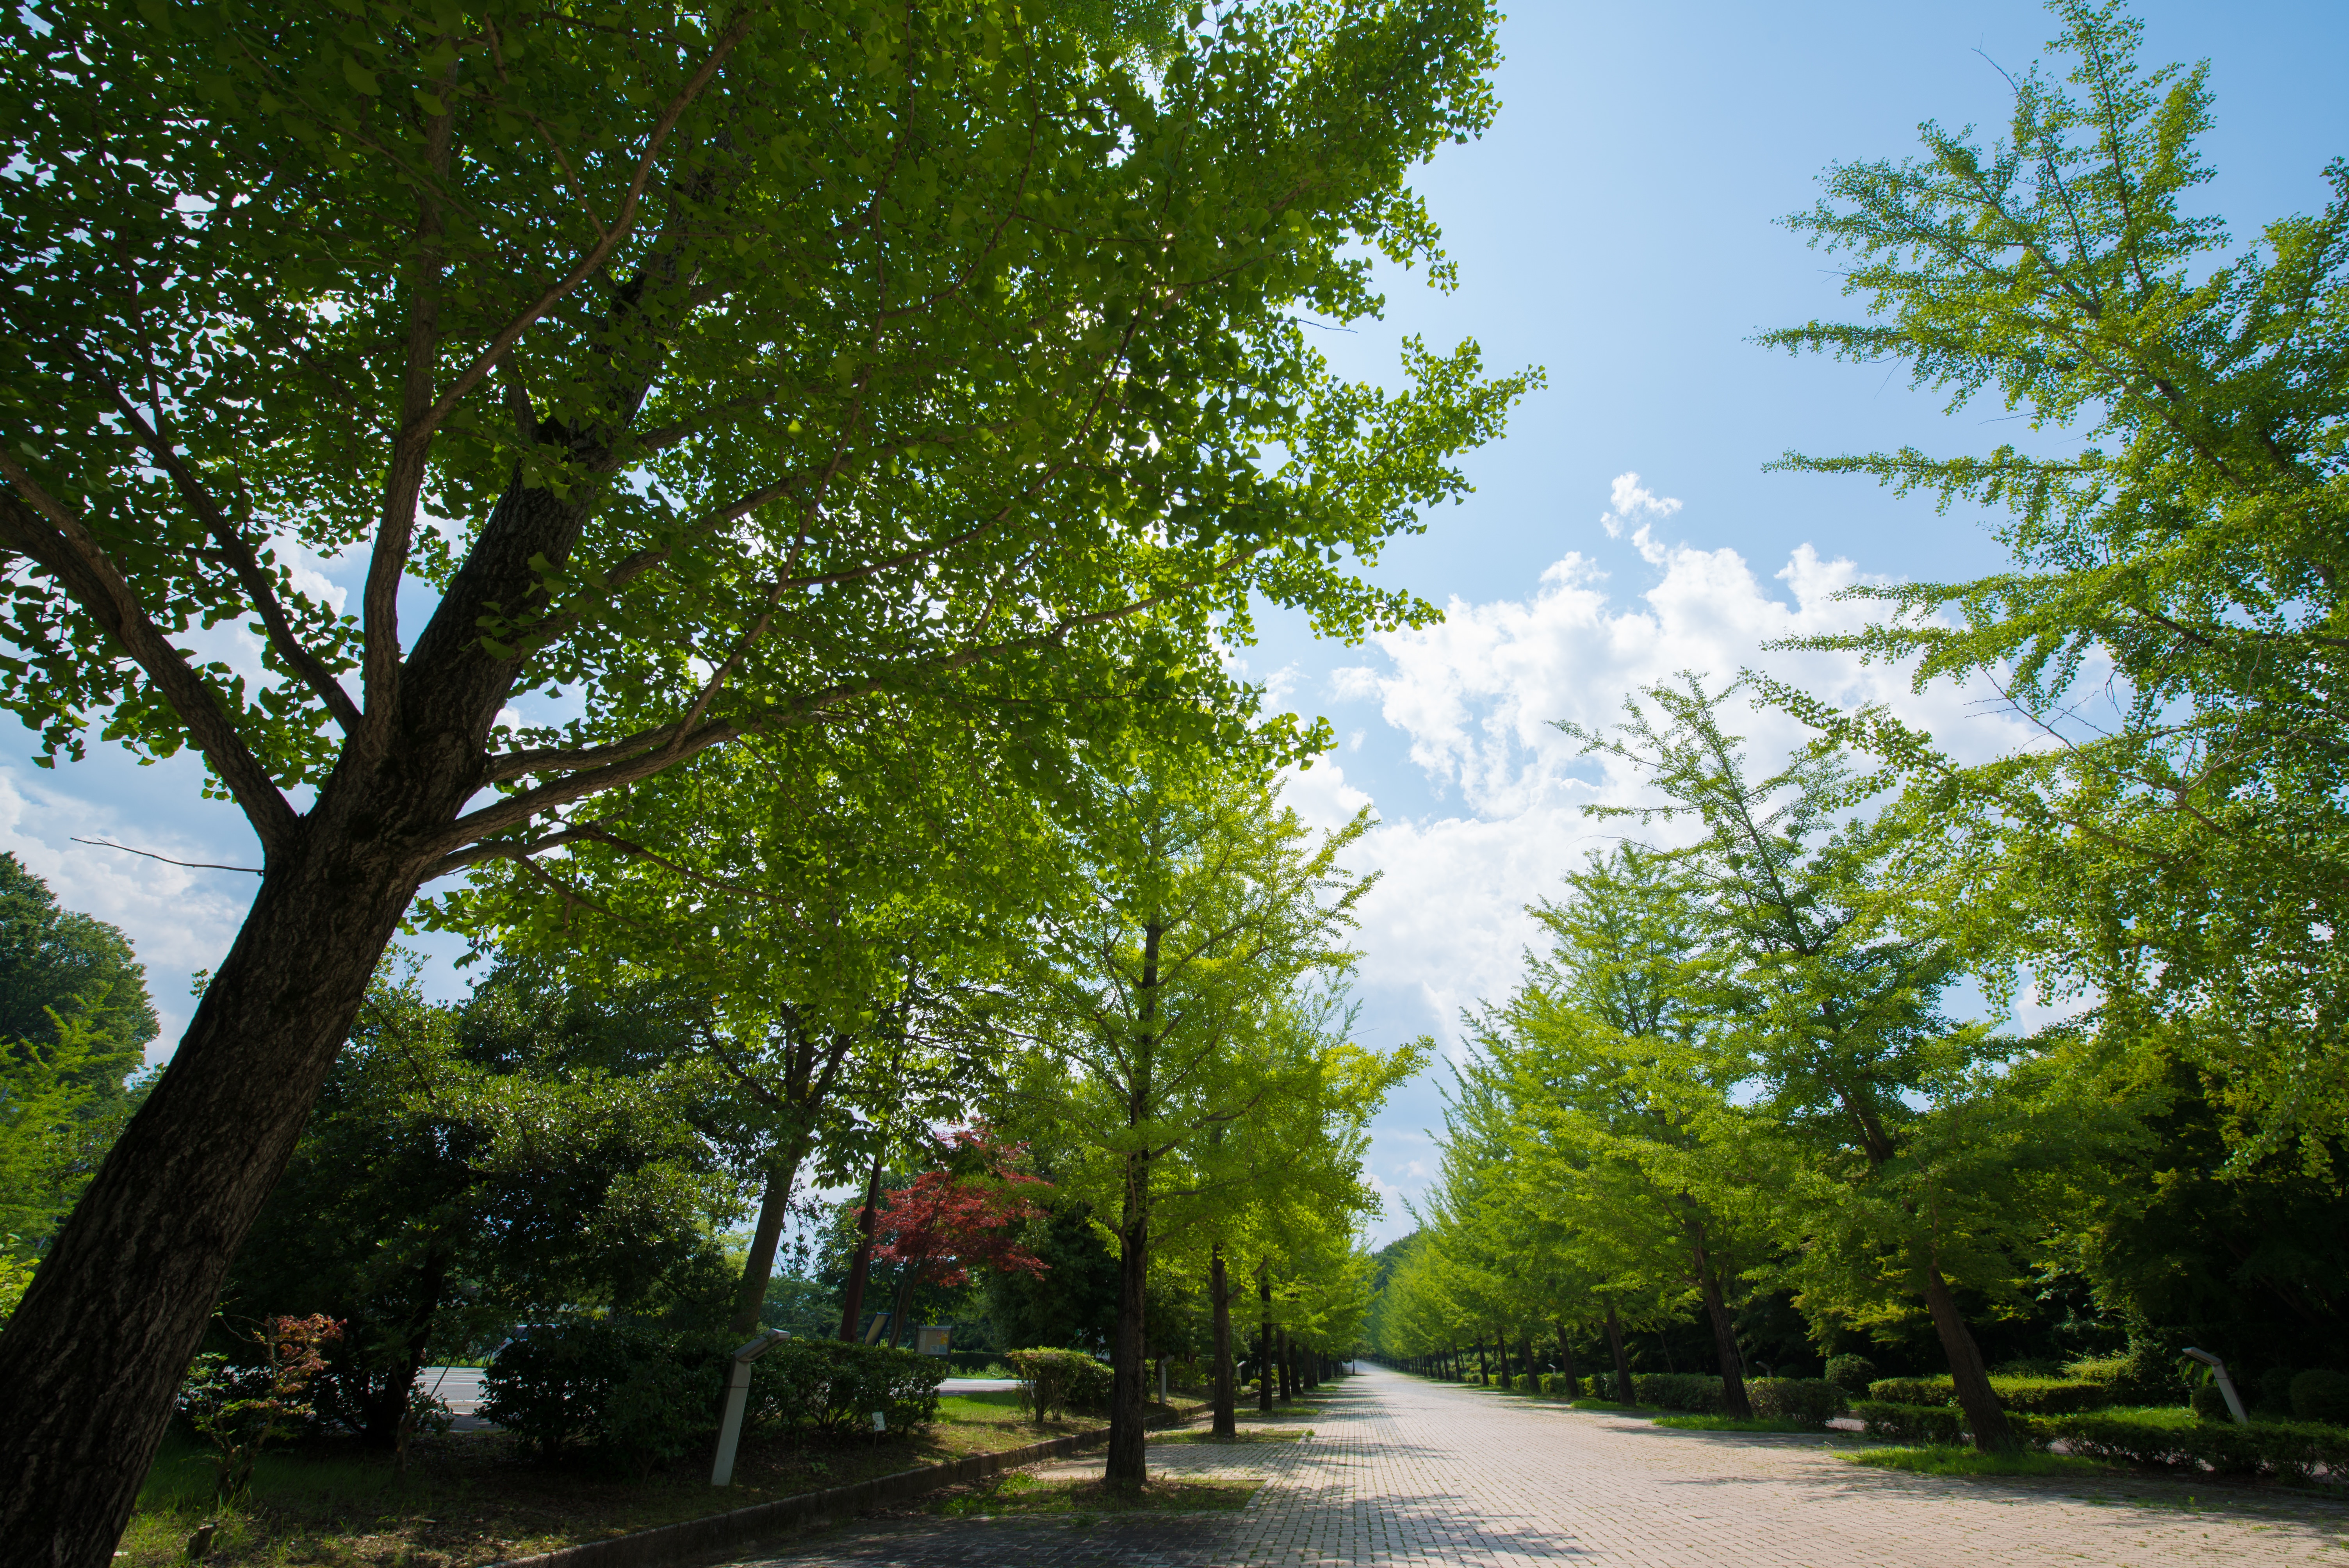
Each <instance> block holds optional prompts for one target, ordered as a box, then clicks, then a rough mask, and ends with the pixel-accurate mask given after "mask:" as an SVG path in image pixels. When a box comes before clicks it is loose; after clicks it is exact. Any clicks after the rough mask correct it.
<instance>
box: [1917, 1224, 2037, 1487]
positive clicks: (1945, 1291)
mask: <svg viewBox="0 0 2349 1568" xmlns="http://www.w3.org/2000/svg"><path fill="white" fill-rule="evenodd" d="M1925 1309H1926V1310H1927V1311H1928V1312H1930V1313H1931V1314H1932V1315H1933V1327H1934V1329H1935V1330H1936V1331H1937V1332H1939V1333H1940V1336H1941V1349H1942V1351H1943V1353H1944V1354H1946V1355H1947V1356H1948V1357H1949V1358H1950V1380H1951V1382H1952V1383H1954V1384H1956V1385H1957V1394H1958V1408H1960V1409H1961V1410H1963V1411H1964V1412H1965V1413H1966V1425H1967V1427H1969V1428H1970V1429H1971V1430H1972V1432H1973V1434H1974V1447H1976V1448H1978V1449H1982V1450H1983V1451H1984V1452H1986V1453H1987V1452H1993V1451H1997V1450H2002V1449H2006V1450H2011V1449H2019V1448H2021V1447H2022V1446H2023V1443H2022V1440H2021V1439H2018V1438H2017V1437H2016V1436H2015V1435H2014V1429H2013V1427H2011V1426H2009V1425H2008V1424H2007V1419H2006V1409H2005V1408H2004V1407H2003V1406H2002V1405H2001V1404H2000V1403H1999V1402H1998V1395H1997V1393H1996V1392H1994V1391H1993V1390H1992V1387H1991V1386H1990V1368H1989V1367H1986V1366H1984V1365H1983V1364H1982V1347H1981V1346H1978V1345H1976V1344H1975V1343H1974V1335H1973V1330H1972V1329H1971V1328H1969V1327H1967V1326H1966V1318H1965V1314H1963V1313H1961V1312H1960V1311H1959V1310H1958V1298H1957V1297H1956V1296H1955V1295H1951V1292H1950V1283H1949V1281H1947V1280H1945V1279H1943V1278H1942V1277H1941V1270H1940V1265H1939V1264H1928V1265H1927V1267H1926V1269H1925Z"/></svg>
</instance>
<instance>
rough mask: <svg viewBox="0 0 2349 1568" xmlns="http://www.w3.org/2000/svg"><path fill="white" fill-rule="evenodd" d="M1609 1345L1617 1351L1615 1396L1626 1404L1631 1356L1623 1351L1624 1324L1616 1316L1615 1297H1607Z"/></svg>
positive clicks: (1629, 1400) (1629, 1387)
mask: <svg viewBox="0 0 2349 1568" xmlns="http://www.w3.org/2000/svg"><path fill="white" fill-rule="evenodd" d="M1607 1347H1608V1348H1609V1350H1612V1351H1613V1352H1614V1353H1615V1398H1617V1399H1618V1400H1619V1401H1620V1402H1622V1403H1623V1404H1626V1405H1630V1404H1636V1403H1638V1401H1637V1400H1635V1399H1633V1398H1631V1358H1630V1357H1629V1356H1627V1355H1625V1354H1624V1352H1623V1326H1622V1324H1621V1323H1619V1322H1618V1321H1617V1319H1616V1316H1615V1298H1614V1297H1612V1296H1609V1297H1608V1298H1607Z"/></svg>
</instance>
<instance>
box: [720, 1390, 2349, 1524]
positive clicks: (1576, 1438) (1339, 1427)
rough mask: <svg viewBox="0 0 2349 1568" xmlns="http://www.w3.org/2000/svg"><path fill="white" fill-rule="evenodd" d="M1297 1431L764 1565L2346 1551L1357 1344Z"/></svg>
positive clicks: (2344, 1511) (2219, 1494)
mask: <svg viewBox="0 0 2349 1568" xmlns="http://www.w3.org/2000/svg"><path fill="white" fill-rule="evenodd" d="M1312 1425H1313V1428H1314V1432H1315V1436H1314V1437H1313V1438H1312V1439H1309V1440H1307V1441H1304V1442H1299V1443H1278V1444H1257V1445H1251V1446H1250V1447H1248V1448H1247V1449H1237V1450H1235V1449H1219V1448H1216V1447H1213V1446H1210V1445H1206V1444H1196V1445H1194V1444H1181V1445H1167V1446H1165V1447H1163V1448H1154V1449H1153V1450H1152V1456H1151V1457H1152V1463H1153V1466H1154V1468H1157V1469H1163V1470H1165V1471H1167V1472H1169V1473H1174V1472H1179V1473H1182V1474H1185V1475H1192V1474H1197V1475H1201V1476H1206V1475H1233V1476H1238V1475H1256V1476H1262V1477H1264V1478H1266V1480H1267V1483H1268V1484H1267V1485H1266V1486H1265V1487H1264V1489H1263V1490H1262V1491H1259V1492H1258V1493H1257V1496H1256V1498H1255V1499H1254V1500H1253V1501H1251V1502H1250V1503H1249V1505H1248V1507H1247V1509H1246V1510H1245V1511H1241V1512H1238V1513H1234V1514H1190V1515H1182V1516H1170V1515H1159V1516H1156V1517H1152V1516H1149V1515H1142V1516H1138V1517H1136V1516H1129V1517H1125V1518H1119V1519H1112V1520H1104V1521H1102V1522H1099V1523H1096V1524H1092V1525H1091V1526H1075V1525H1071V1524H1068V1523H1042V1522H987V1521H980V1520H957V1521H950V1522H949V1521H938V1520H933V1519H925V1520H917V1521H873V1522H864V1523H860V1524H856V1525H852V1526H848V1527H846V1528H844V1529H841V1530H836V1531H833V1532H830V1533H828V1534H825V1535H823V1536H822V1537H820V1538H817V1539H813V1540H811V1541H809V1542H806V1544H805V1545H803V1546H801V1547H797V1548H792V1549H787V1550H786V1551H784V1552H783V1553H781V1554H780V1555H763V1556H761V1557H760V1558H758V1559H756V1561H757V1562H759V1563H762V1564H764V1563H771V1564H773V1565H774V1568H847V1565H850V1564H855V1565H858V1568H880V1565H883V1564H904V1565H906V1568H931V1565H933V1564H935V1565H936V1568H947V1565H948V1564H952V1565H954V1568H1079V1565H1086V1568H1095V1565H1098V1568H1225V1565H1232V1568H1237V1565H1241V1564H1249V1565H1253V1564H1268V1565H1282V1568H1287V1565H1291V1564H1294V1565H1299V1568H1302V1565H1306V1564H1331V1565H1336V1564H1373V1563H1376V1564H1389V1563H1392V1564H1410V1565H1413V1568H1418V1565H1422V1564H1428V1565H1434V1564H1443V1565H1446V1568H1449V1565H1451V1564H1465V1565H1472V1568H1504V1565H1514V1564H1519V1563H1558V1562H1564V1563H1577V1564H1582V1565H1588V1568H1601V1565H1608V1568H1611V1565H1614V1564H1637V1565H1640V1568H1704V1565H1708V1564H1723V1565H1734V1568H1956V1565H1960V1564H1962V1565H1963V1568H2003V1565H2008V1564H2013V1565H2023V1564H2034V1565H2035V1564H2047V1563H2090V1564H2095V1565H2097V1568H2155V1565H2160V1564H2172V1563H2177V1564H2184V1563H2194V1564H2198V1565H2207V1564H2223V1563H2261V1564H2271V1565H2272V1564H2282V1563H2306V1562H2315V1561H2334V1560H2342V1561H2349V1556H2344V1553H2349V1505H2344V1504H2341V1503H2336V1502H2332V1501H2325V1500H2321V1499H2313V1498H2306V1497H2302V1496H2298V1495H2294V1494H2291V1493H2280V1492H2277V1491H2272V1490H2269V1489H2255V1488H2250V1487H2238V1486H2223V1485H2212V1484H2207V1483H2206V1484H2202V1485H2195V1484H2192V1483H2188V1482H2180V1481H2170V1480H2162V1479H2150V1480H2134V1479H2113V1480H2106V1479H2103V1478H2090V1479H2085V1480H2083V1479H2078V1478H2073V1477H2063V1478H2053V1479H2044V1480H2041V1479H2033V1480H1983V1479H1980V1478H1969V1479H1943V1478H1938V1477H1928V1476H1913V1475H1904V1474H1900V1473H1899V1472H1894V1471H1885V1470H1864V1469H1861V1468H1860V1467H1858V1466H1856V1465H1852V1464H1850V1463H1848V1462H1847V1461H1846V1460H1842V1459H1840V1458H1838V1457H1837V1456H1836V1455H1835V1454H1834V1453H1833V1452H1831V1451H1829V1445H1828V1443H1827V1441H1826V1439H1817V1438H1806V1437H1791V1436H1790V1437H1777V1436H1744V1435H1730V1434H1723V1433H1704V1432H1674V1431H1668V1430H1665V1429H1661V1428H1657V1427H1654V1426H1651V1425H1650V1424H1649V1423H1647V1422H1646V1421H1643V1420H1639V1419H1636V1418H1625V1417H1617V1416H1607V1415H1601V1414H1598V1413H1595V1412H1575V1411H1570V1410H1568V1409H1566V1408H1563V1407H1562V1406H1559V1405H1556V1404H1552V1403H1548V1402H1546V1401H1536V1400H1533V1399H1529V1398H1523V1397H1516V1396H1507V1395H1499V1394H1493V1393H1488V1392H1485V1391H1483V1390H1475V1389H1468V1388H1464V1387H1455V1386H1452V1385H1448V1384H1437V1383H1429V1382H1424V1381H1422V1380H1421V1379H1419V1378H1415V1377H1404V1376H1402V1374H1399V1373H1393V1372H1387V1371H1382V1370H1381V1369H1379V1368H1377V1367H1365V1368H1364V1370H1363V1373H1362V1375H1361V1377H1354V1378H1350V1379H1347V1380H1344V1381H1342V1382H1341V1383H1340V1384H1339V1385H1338V1386H1337V1391H1333V1392H1332V1393H1331V1395H1330V1398H1329V1399H1328V1400H1327V1401H1326V1402H1325V1403H1324V1405H1323V1406H1322V1409H1321V1413H1320V1414H1319V1415H1318V1416H1317V1417H1315V1418H1313V1422H1312Z"/></svg>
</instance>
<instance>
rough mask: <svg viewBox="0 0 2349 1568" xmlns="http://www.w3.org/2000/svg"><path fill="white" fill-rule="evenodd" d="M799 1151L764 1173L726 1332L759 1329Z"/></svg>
mask: <svg viewBox="0 0 2349 1568" xmlns="http://www.w3.org/2000/svg"><path fill="white" fill-rule="evenodd" d="M799 1168H800V1150H799V1149H798V1148H797V1147H794V1148H793V1149H792V1150H791V1151H790V1155H789V1157H788V1158H787V1159H786V1161H784V1163H783V1164H782V1165H781V1166H779V1167H778V1168H776V1169H774V1170H771V1171H768V1172H767V1185H766V1189H765V1191H762V1192H761V1194H760V1197H759V1222H758V1223H757V1224H756V1225H754V1226H752V1227H751V1230H750V1255H749V1256H748V1257H745V1258H744V1259H743V1260H742V1278H741V1281H740V1284H737V1285H736V1286H735V1287H734V1315H733V1317H732V1318H730V1320H728V1322H727V1325H726V1327H727V1330H728V1332H730V1333H732V1334H736V1335H744V1334H750V1333H751V1332H753V1331H754V1330H756V1329H757V1328H758V1326H759V1312H760V1309H761V1308H762V1307H764V1306H765V1305H767V1285H768V1284H769V1282H770V1281H771V1280H772V1279H773V1278H774V1276H775V1249H776V1248H777V1247H779V1246H781V1244H782V1239H783V1221H784V1220H785V1219H786V1218H788V1217H789V1216H790V1213H791V1208H792V1182H793V1181H795V1180H796V1179H797V1178H798V1176H799Z"/></svg>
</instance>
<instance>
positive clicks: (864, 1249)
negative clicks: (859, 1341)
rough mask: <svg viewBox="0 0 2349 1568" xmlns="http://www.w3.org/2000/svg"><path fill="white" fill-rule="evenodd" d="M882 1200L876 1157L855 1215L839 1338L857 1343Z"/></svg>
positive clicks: (879, 1160)
mask: <svg viewBox="0 0 2349 1568" xmlns="http://www.w3.org/2000/svg"><path fill="white" fill-rule="evenodd" d="M880 1201H881V1156H880V1155H879V1154H878V1153H876V1154H874V1156H873V1174H872V1175H871V1176H869V1177H867V1178H866V1179H865V1181H864V1208H863V1209H862V1210H860V1211H858V1212H857V1215H856V1255H855V1256H854V1257H853V1258H851V1259H850V1260H849V1264H848V1289H847V1292H846V1293H845V1295H844V1296H843V1300H842V1302H841V1307H840V1336H841V1337H842V1338H843V1339H845V1340H847V1341H848V1342H849V1343H851V1344H852V1345H853V1344H854V1343H855V1342H856V1337H857V1336H856V1320H857V1319H858V1318H860V1317H862V1316H864V1278H865V1275H866V1274H870V1273H871V1272H872V1269H873V1211H874V1204H876V1203H878V1202H880Z"/></svg>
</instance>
